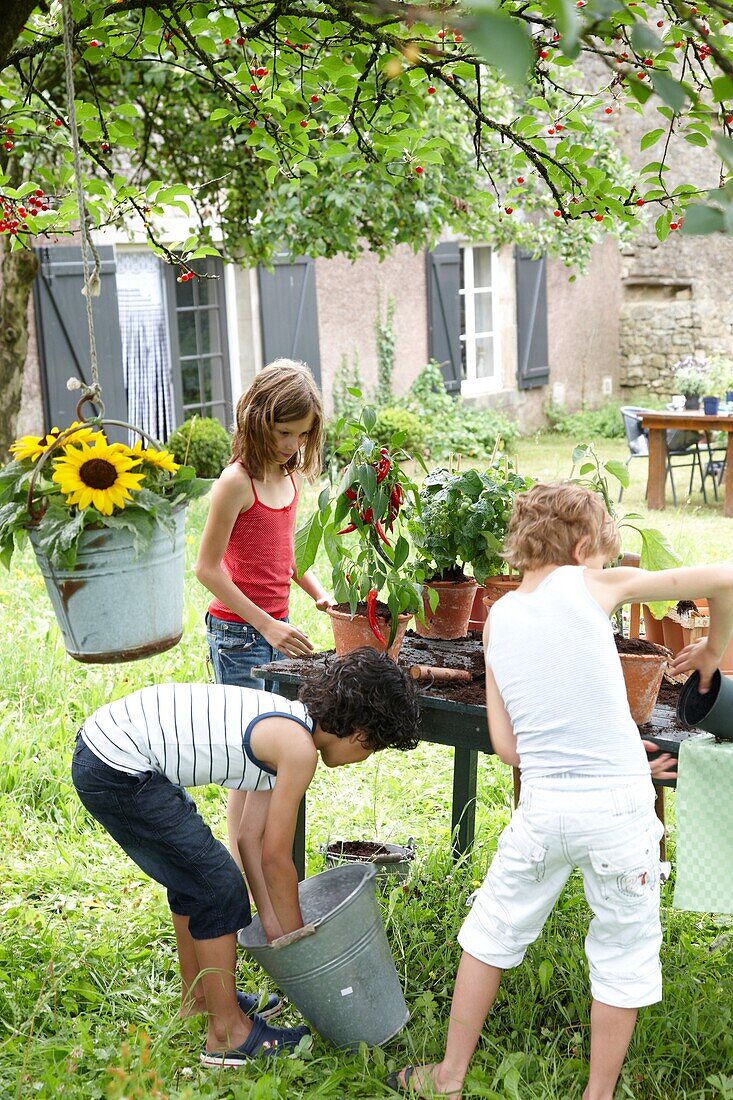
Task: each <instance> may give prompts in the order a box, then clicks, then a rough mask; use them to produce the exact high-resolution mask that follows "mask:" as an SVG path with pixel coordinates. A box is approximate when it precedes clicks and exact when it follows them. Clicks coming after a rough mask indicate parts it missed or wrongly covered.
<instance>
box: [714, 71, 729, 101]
mask: <svg viewBox="0 0 733 1100" xmlns="http://www.w3.org/2000/svg"><path fill="white" fill-rule="evenodd" d="M710 87H711V88H712V91H713V99H715V100H716V101H717V102H718V103H722V102H723V101H724V100H726V99H733V79H731V77H729V76H717V77H715V79H714V80H711V82H710Z"/></svg>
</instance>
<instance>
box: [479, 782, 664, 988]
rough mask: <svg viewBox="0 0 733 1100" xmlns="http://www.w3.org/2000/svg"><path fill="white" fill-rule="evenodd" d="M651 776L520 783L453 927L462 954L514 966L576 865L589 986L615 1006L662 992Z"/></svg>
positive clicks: (657, 836) (656, 840) (659, 827)
mask: <svg viewBox="0 0 733 1100" xmlns="http://www.w3.org/2000/svg"><path fill="white" fill-rule="evenodd" d="M653 804H654V790H653V787H652V785H651V782H650V781H647V780H638V781H630V782H629V783H628V785H627V786H625V787H615V788H610V789H609V788H605V789H604V788H601V787H599V786H598V785H597V783H595V784H594V785H592V786H587V785H586V786H584V785H583V783H582V781H581V783H580V784H578V785H577V786H576V787H575V788H573V786H572V785H568V782H567V781H565V782H564V784H561V785H558V786H556V787H555V788H553V786H552V784H549V785H543V786H539V787H537V788H535V787H533V786H532V785H530V784H527V786H525V787H523V788H522V797H521V801H520V804H519V806H518V807H517V809H516V810H515V811H514V814H513V816H512V819H511V821H510V823H509V824H508V825H507V827H506V828H505V829H504V831H503V833H502V834H501V837H500V838H499V846H498V849H497V853H496V856H495V857H494V860H493V862H492V864H491V866H490V867H489V871H488V874H487V876H486V878H485V880H484V882H483V885H482V886H481V888H480V890H478V891H477V892H476V896H475V900H474V902H473V907H472V909H471V913H470V914H469V916H468V917H467V919H466V921H465V922H464V924H463V927H462V928H461V931H460V933H459V936H458V940H459V943H460V945H461V947H462V948H463V949H464V951H466V952H467V953H468V954H469V955H472V956H473V957H474V958H477V959H479V960H480V961H482V962H485V963H488V964H489V965H491V966H496V967H498V968H500V969H506V968H508V967H513V966H517V965H518V964H519V963H520V962H521V961H522V959H523V958H524V953H525V951H526V949H527V947H528V946H529V944H531V943H533V942H534V940H536V939H537V937H538V936H539V934H540V932H541V931H542V928H543V925H544V923H545V921H546V920H547V917H548V916H549V914H550V911H551V909H552V907H553V905H554V904H555V902H556V901H557V899H558V897H559V895H560V892H561V891H562V889H563V887H564V885H565V883H566V882H567V880H568V877H569V876H570V873H571V871H572V870H573V868H574V867H577V868H579V869H580V871H581V873H582V875H583V888H584V891H585V896H586V900H587V902H588V904H589V906H590V908H591V910H592V911H593V918H592V920H591V922H590V926H589V928H588V934H587V936H586V940H585V951H586V955H587V958H588V966H589V971H590V982H591V992H592V994H593V997H594V998H595V1000H597V1001H601V1002H602V1003H603V1004H607V1005H612V1006H614V1007H616V1008H640V1007H641V1006H642V1005H649V1004H654V1003H655V1002H656V1001H659V1000H660V999H661V996H662V975H661V968H660V964H659V949H660V947H661V943H662V928H661V922H660V918H659V882H660V874H659V840H660V837H661V835H662V831H663V827H662V824H661V822H660V821H659V820H658V819H657V817H656V816H655V814H654V808H653Z"/></svg>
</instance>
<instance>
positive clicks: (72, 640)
mask: <svg viewBox="0 0 733 1100" xmlns="http://www.w3.org/2000/svg"><path fill="white" fill-rule="evenodd" d="M87 400H88V398H84V399H82V401H80V402H79V405H78V406H77V417H79V419H81V407H82V405H83V404H84V403H85V401H87ZM87 423H93V424H94V425H95V426H99V427H101V426H102V425H107V424H113V425H117V426H118V427H123V428H129V429H130V430H131V431H134V432H137V433H138V434H139V435H140V436H142V437H143V438H145V439H146V440H148V442H149V443H152V444H153V446H154V447H156V448H157V447H158V444H157V443H156V441H155V440H153V439H152V438H151V437H150V436H149V435H147V433H146V432H144V431H142V429H141V428H136V427H134V426H133V425H132V424H127V423H125V422H124V421H121V420H105V419H103V418H102V417H99V418H95V419H94V420H93V421H87ZM73 433H74V429H73V428H71V429H68V430H67V431H65V432H62V433H61V434H60V435H59V436H58V438H57V439H56V440H55V441H54V443H53V444H52V445H51V446H50V447H49V448H48V449H47V450H46V451H45V452H44V454H43V455H42V457H41V458H40V460H39V461H38V463H37V464H36V467H35V469H34V471H33V476H32V477H31V481H30V485H29V488H28V512H29V513H30V515H31V516H36V515H38V511H37V502H35V501H34V499H33V493H34V488H35V482H36V478H37V476H38V474H39V473H40V470H41V468H42V466H43V465H44V463H45V462H46V460H47V459H48V457H49V456H50V455H51V454H52V452H53V451H55V450H56V448H57V447H58V446H59V445H60V444H63V443H64V442H66V440H67V438H68V437H69V436H70V435H73ZM185 514H186V509H185V505H181V506H180V507H179V508H177V509H175V511H174V512H173V514H172V519H173V525H174V530H173V533H172V534H171V532H170V531H168V530H166V529H164V528H162V527H160V526H156V529H155V531H154V533H153V536H152V539H151V540H150V542H149V544H148V545H147V546H146V547H145V549H144V550H143V551H142V552H139V551H138V549H137V547H136V546H135V543H134V536H133V534H132V533H131V532H130V531H128V530H125V529H119V528H111V527H105V526H102V525H100V526H99V527H89V528H87V529H86V530H85V531H83V532H82V535H81V537H80V540H79V548H78V552H77V558H76V563H75V565H74V567H73V568H70V569H64V568H58V567H57V566H55V565H54V564H53V563H52V561H51V560H50V559H49V557H48V555H47V554H46V553H45V552H44V550H43V548H42V545H41V540H40V535H39V533H38V531H37V530H36V529H34V527H33V526H30V527H29V528H28V536H29V539H30V542H31V545H32V546H33V550H34V552H35V555H36V560H37V562H38V566H39V568H40V570H41V573H42V575H43V579H44V581H45V582H46V590H47V592H48V594H49V597H50V599H51V604H52V606H53V609H54V612H55V614H56V620H57V622H58V624H59V628H60V630H61V635H62V638H63V642H64V647H65V649H66V651H67V653H68V654H69V655H70V656H71V657H73V658H74V659H75V660H77V661H82V662H84V663H85V664H113V663H117V662H121V661H136V660H138V659H140V658H141V657H150V656H152V655H153V654H155V653H162V652H164V651H165V650H166V649H170V648H171V647H172V646H174V645H176V643H177V642H179V641H180V639H181V635H182V633H183V577H184V547H185V539H184V520H185Z"/></svg>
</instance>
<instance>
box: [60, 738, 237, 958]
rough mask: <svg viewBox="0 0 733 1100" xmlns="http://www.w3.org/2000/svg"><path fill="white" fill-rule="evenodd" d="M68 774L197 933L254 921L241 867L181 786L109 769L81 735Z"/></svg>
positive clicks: (212, 934)
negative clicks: (163, 888) (69, 773)
mask: <svg viewBox="0 0 733 1100" xmlns="http://www.w3.org/2000/svg"><path fill="white" fill-rule="evenodd" d="M71 778H72V780H73V782H74V786H75V787H76V790H77V794H78V795H79V798H80V799H81V802H82V804H83V805H84V806H85V807H86V809H87V810H88V811H89V813H90V814H91V815H92V817H94V818H96V819H97V821H98V822H99V823H100V824H101V825H103V826H104V828H105V829H106V830H107V832H108V833H109V834H110V836H111V837H113V838H114V840H116V841H117V843H118V844H119V845H120V847H121V848H122V849H123V850H124V851H125V852H127V854H128V856H130V858H131V859H132V860H134V862H135V863H136V864H137V865H138V867H140V868H141V870H143V871H144V872H145V874H146V875H149V876H150V877H151V878H153V879H155V881H156V882H159V883H160V884H161V885H162V886H165V887H166V889H167V891H168V904H169V905H170V907H171V910H172V912H174V913H176V914H177V915H179V916H184V917H188V918H189V921H188V928H189V931H190V933H191V935H192V936H193V938H194V939H195V940H209V939H216V938H217V937H218V936H227V935H230V934H231V933H232V932H237V931H238V930H239V929H240V928H245V927H246V926H247V925H248V924H250V923H251V921H252V916H251V912H250V908H249V899H248V897H247V890H246V888H245V885H244V879H243V878H242V872H241V871H240V870H239V868H238V867H237V865H236V863H235V862H234V860H233V859H232V857H231V856H230V855H229V852H228V851H227V850H226V848H225V847H224V845H223V844H222V843H220V841H218V840H217V839H216V837H215V836H214V835H213V833H212V832H211V829H210V828H209V826H208V825H207V824H206V822H205V821H204V819H203V818H202V817H201V815H200V814H199V813H198V811H197V810H196V803H195V802H194V800H193V799H192V798H191V796H190V794H188V792H187V791H185V790H184V789H183V787H178V786H176V784H175V783H171V781H170V780H169V779H166V777H165V776H164V775H159V774H158V773H157V772H153V771H150V772H143V773H141V774H138V775H129V774H128V773H127V772H121V771H118V769H117V768H111V767H110V766H109V765H108V764H105V763H104V761H103V760H100V759H99V757H98V756H95V755H94V753H93V752H92V751H91V749H90V748H89V747H88V745H87V744H86V743H85V742H84V741H83V740H82V738H81V736H79V737H78V738H77V742H76V749H75V751H74V757H73V760H72V764H71Z"/></svg>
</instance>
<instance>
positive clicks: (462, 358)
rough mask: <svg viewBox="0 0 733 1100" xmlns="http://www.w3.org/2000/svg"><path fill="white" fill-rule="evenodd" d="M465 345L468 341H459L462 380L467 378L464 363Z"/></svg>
mask: <svg viewBox="0 0 733 1100" xmlns="http://www.w3.org/2000/svg"><path fill="white" fill-rule="evenodd" d="M467 343H468V341H466V340H461V378H463V379H466V378H468V365H467V362H466V352H467Z"/></svg>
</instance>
